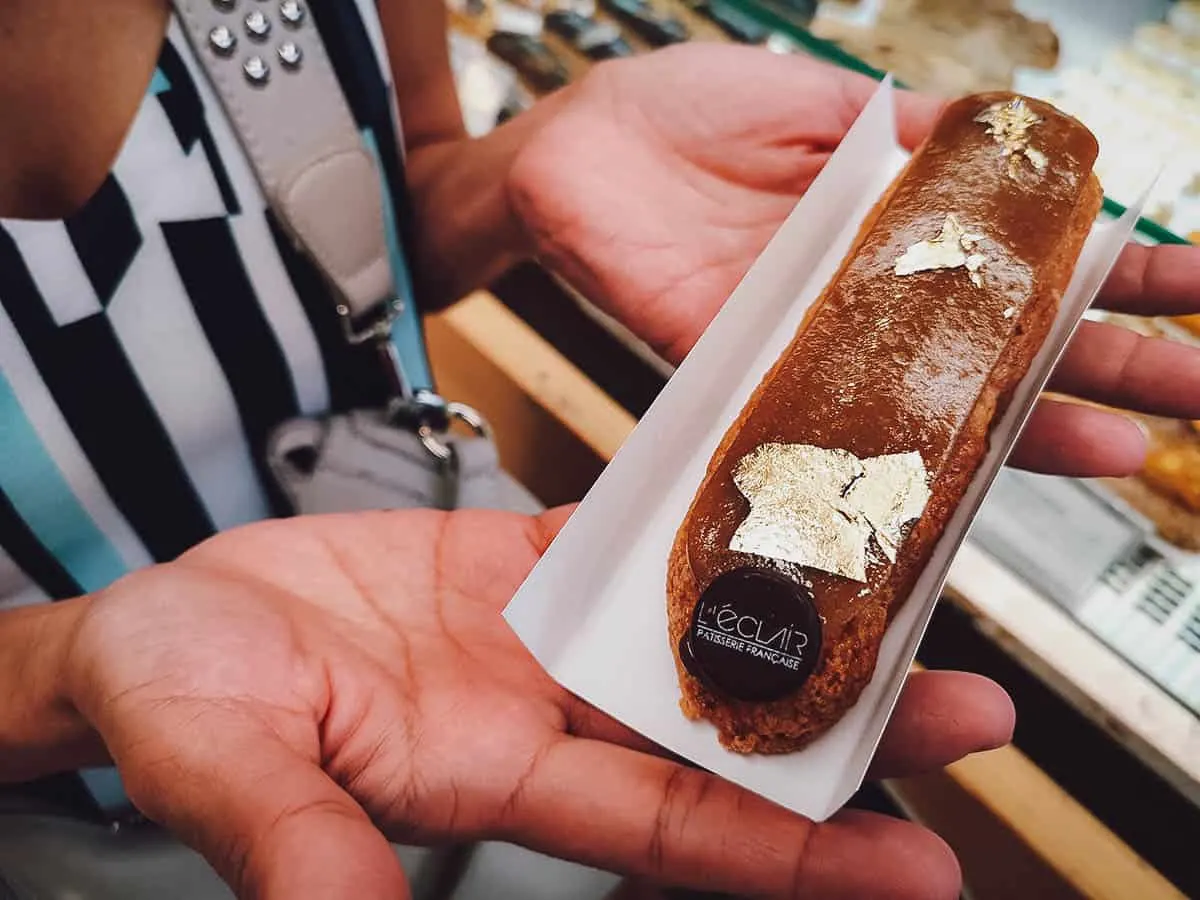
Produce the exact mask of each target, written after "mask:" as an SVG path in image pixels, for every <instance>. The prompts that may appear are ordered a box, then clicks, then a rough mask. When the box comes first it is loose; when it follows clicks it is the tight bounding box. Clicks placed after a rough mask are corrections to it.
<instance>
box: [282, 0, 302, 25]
mask: <svg viewBox="0 0 1200 900" xmlns="http://www.w3.org/2000/svg"><path fill="white" fill-rule="evenodd" d="M279 16H280V18H282V19H283V24H284V25H289V26H291V27H292V28H297V27H299V25H300V23H301V22H303V21H304V7H303V6H302V5H301V4H300V0H283V2H282V3H280V4H279Z"/></svg>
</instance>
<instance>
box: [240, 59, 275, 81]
mask: <svg viewBox="0 0 1200 900" xmlns="http://www.w3.org/2000/svg"><path fill="white" fill-rule="evenodd" d="M242 71H243V72H245V73H246V80H247V81H249V82H250V83H251V84H253V85H255V86H256V87H262V86H263V85H264V84H266V83H267V82H268V81H270V80H271V67H270V66H268V65H267V61H266V60H265V59H263V58H262V57H261V56H251V57H250V58H249V59H247V60H246V61H245V62H244V63H242Z"/></svg>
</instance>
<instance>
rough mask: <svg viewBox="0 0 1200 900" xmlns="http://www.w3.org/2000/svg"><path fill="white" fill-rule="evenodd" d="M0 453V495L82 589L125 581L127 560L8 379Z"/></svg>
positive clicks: (2, 391) (0, 407) (1, 386)
mask: <svg viewBox="0 0 1200 900" xmlns="http://www.w3.org/2000/svg"><path fill="white" fill-rule="evenodd" d="M0 448H3V458H4V464H3V465H0V489H2V490H3V491H4V493H5V494H6V495H7V496H8V499H9V502H10V503H12V505H13V508H14V509H16V511H17V514H18V515H19V516H20V517H21V518H22V519H23V520H24V521H25V524H26V525H28V526H29V530H30V531H32V532H33V534H34V535H35V536H36V537H37V539H38V540H39V541H40V542H41V543H42V546H44V547H45V548H46V549H47V550H48V551H49V552H50V553H51V554H52V555H53V556H54V557H55V558H56V559H57V560H58V561H59V563H60V564H61V565H62V566H63V568H65V569H66V570H67V571H68V572H69V573H70V574H71V577H73V578H74V579H75V581H76V582H77V583H78V584H79V586H80V587H81V588H83V590H84V591H98V590H100V589H101V588H104V587H107V586H108V585H110V584H112V583H113V582H114V581H116V580H117V579H118V578H120V577H121V576H122V575H124V574H125V572H126V566H125V562H124V560H122V559H121V555H120V554H119V553H117V551H116V548H115V547H113V545H112V543H111V542H110V541H109V540H108V538H107V537H106V536H105V534H104V532H102V531H101V530H100V529H99V528H98V527H97V526H96V523H95V522H94V521H92V517H91V516H90V515H89V514H88V512H87V510H86V509H84V508H83V505H82V504H81V503H80V502H79V500H78V498H76V496H75V493H74V491H72V490H71V487H70V485H69V484H67V480H66V478H64V477H63V474H62V471H61V470H60V469H59V468H58V465H57V464H56V463H55V462H54V460H53V458H52V457H51V456H50V454H49V453H48V452H47V451H46V448H45V446H44V445H43V444H42V441H41V439H40V438H39V437H38V434H37V432H36V431H35V430H34V428H33V424H32V423H31V422H30V421H29V418H28V417H27V416H26V415H25V410H24V409H22V408H21V404H20V402H19V401H18V400H17V395H16V393H15V392H14V391H13V389H12V385H10V384H9V383H8V381H7V379H5V377H4V375H3V373H0Z"/></svg>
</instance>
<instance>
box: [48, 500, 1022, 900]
mask: <svg viewBox="0 0 1200 900" xmlns="http://www.w3.org/2000/svg"><path fill="white" fill-rule="evenodd" d="M564 518H565V511H558V512H552V513H548V514H547V515H545V516H543V517H542V518H540V519H528V518H525V517H522V516H516V515H511V514H503V513H483V512H475V513H467V512H460V513H450V514H446V513H434V512H395V513H374V514H365V515H356V516H338V517H325V518H313V519H294V520H289V521H282V522H271V523H264V524H260V525H254V526H250V527H248V528H244V529H239V530H235V531H233V532H228V533H226V534H224V535H221V536H219V537H216V538H214V539H212V540H210V541H208V542H207V543H205V544H202V545H201V546H199V547H198V548H196V549H195V550H193V551H191V552H189V553H187V554H186V555H184V556H183V557H182V558H180V559H179V560H178V561H177V562H175V563H171V564H168V565H163V566H157V567H155V568H152V569H148V570H145V571H143V572H141V573H138V574H134V575H132V576H130V577H128V578H127V579H125V580H123V581H121V582H118V583H117V584H116V585H115V586H113V587H112V588H110V589H109V590H107V591H104V592H102V593H100V594H98V595H96V596H95V597H94V598H93V599H92V600H91V602H90V604H89V605H88V606H87V607H86V609H85V610H84V612H83V613H82V616H81V619H80V624H79V625H78V628H77V630H76V634H75V637H74V641H73V644H72V646H71V648H70V652H69V653H68V654H67V658H68V660H69V662H68V665H67V679H66V680H67V684H68V693H69V702H70V703H71V704H73V705H74V707H75V708H77V709H78V710H79V711H80V712H81V713H82V714H83V716H84V717H85V718H86V719H87V720H88V721H89V722H90V723H91V724H92V725H93V727H94V728H95V729H96V730H97V731H98V733H99V734H100V736H101V737H102V738H103V740H104V743H105V745H106V746H107V748H108V751H109V752H110V753H111V756H112V758H113V760H115V762H116V763H117V765H118V766H119V768H120V770H121V772H122V774H123V776H124V779H125V783H126V786H127V788H128V790H129V793H130V796H131V798H132V799H133V800H134V802H135V803H136V804H137V805H138V806H139V808H140V809H141V810H142V811H143V812H145V813H146V814H147V815H148V816H150V817H151V818H153V819H155V820H157V821H159V822H161V823H163V824H165V825H167V826H169V827H170V828H172V829H173V830H175V831H176V832H177V833H178V834H180V836H181V837H183V838H184V839H186V840H188V841H189V842H190V843H192V844H193V845H194V846H196V847H197V848H199V849H200V850H201V851H202V852H203V853H204V854H205V855H206V856H207V858H208V859H209V860H210V861H211V862H212V863H213V864H214V866H215V867H216V868H217V870H218V871H219V872H220V873H221V874H222V876H223V877H225V878H226V879H227V880H228V881H229V882H230V883H231V884H232V885H233V886H234V888H235V889H236V890H237V891H238V893H239V896H242V897H256V898H267V900H291V898H294V897H305V898H309V900H323V898H330V900H333V898H337V900H341V898H344V897H356V898H363V900H376V898H378V900H385V898H386V900H394V898H398V897H404V896H407V890H406V887H405V884H404V880H403V875H402V873H401V871H400V869H399V866H398V864H397V862H396V859H395V857H394V856H393V855H392V853H391V850H390V848H389V846H388V844H387V843H386V841H385V840H384V837H383V835H382V834H381V833H380V830H377V829H382V832H383V834H386V835H387V837H389V838H391V839H393V840H395V841H401V842H436V841H445V840H473V839H482V838H493V839H499V840H506V841H513V842H517V843H521V844H524V845H526V846H529V847H532V848H534V849H537V850H541V851H544V852H547V853H551V854H555V855H558V856H562V857H566V858H570V859H575V860H580V861H583V862H586V863H590V864H592V865H596V866H601V867H605V868H608V869H611V870H614V871H618V872H624V873H629V874H634V875H640V876H645V877H648V878H651V879H653V880H654V881H655V882H657V883H665V884H672V885H680V886H688V887H693V888H698V889H707V890H723V891H736V892H738V893H749V894H753V895H754V896H770V897H862V898H871V900H881V898H931V897H933V898H947V900H950V898H955V897H957V896H958V889H959V875H958V869H957V865H956V863H955V860H954V857H953V855H952V854H951V852H950V851H949V850H948V849H947V848H946V846H945V845H944V844H943V843H942V842H941V841H940V840H939V839H938V838H936V837H935V836H934V835H932V834H931V833H929V832H927V831H925V830H923V829H922V828H920V827H918V826H916V825H913V824H909V823H907V822H901V821H895V820H892V819H889V818H886V817H883V816H878V815H874V814H868V813H861V812H845V813H842V814H840V815H837V816H835V817H834V818H833V819H832V820H831V821H829V822H828V823H825V824H820V825H815V824H813V823H811V822H808V821H806V820H804V819H801V818H799V817H798V816H795V815H792V814H790V813H788V812H785V811H784V810H783V809H781V808H780V807H778V806H775V805H773V804H771V803H769V802H767V801H765V800H762V799H759V798H757V797H755V796H754V795H752V794H750V793H748V792H746V791H744V790H742V789H740V788H738V787H735V786H733V785H732V784H730V783H728V782H725V781H723V780H721V779H719V778H717V777H715V776H712V775H709V774H707V773H705V772H702V771H699V770H696V769H692V768H686V767H684V766H682V765H680V764H678V763H677V762H674V761H672V760H670V759H668V758H665V756H664V755H663V754H662V753H661V752H659V751H658V749H657V748H655V747H654V746H652V745H649V744H648V743H647V742H646V741H645V740H644V739H641V738H639V737H638V736H636V735H634V734H633V733H631V732H629V731H628V730H626V729H625V728H623V727H621V726H619V725H618V724H616V723H615V722H613V721H612V720H611V719H608V718H606V717H605V716H604V715H602V714H600V713H599V712H597V711H596V710H594V709H592V708H590V707H588V706H587V705H585V704H583V703H582V702H580V701H579V700H577V699H576V698H574V697H573V696H572V695H570V694H568V693H567V692H566V691H564V690H563V689H562V688H560V687H558V686H557V685H556V684H555V683H554V682H553V681H552V680H551V679H550V678H549V677H548V676H547V675H546V674H545V673H544V671H543V670H542V669H541V668H540V667H539V666H538V664H537V663H536V662H535V661H534V660H533V659H532V657H530V655H529V654H528V653H527V652H526V650H525V649H524V647H523V645H522V644H521V643H520V642H519V641H518V640H517V638H516V637H515V636H514V635H513V633H512V631H511V630H510V629H509V628H508V627H507V625H506V624H505V622H504V621H503V619H502V618H501V617H500V615H499V610H500V609H501V608H502V607H503V605H504V604H505V603H506V602H507V600H508V599H509V598H510V597H511V596H512V593H513V591H514V590H515V589H516V587H517V585H518V584H519V583H520V582H521V580H522V579H523V578H524V576H525V575H526V574H527V573H528V571H529V569H530V567H531V566H532V565H533V563H534V561H535V560H536V559H537V557H538V556H539V555H540V554H541V553H542V552H543V550H544V549H545V547H546V546H547V544H548V543H549V541H550V539H551V537H552V535H553V534H554V532H555V531H556V529H557V527H558V526H559V525H560V524H561V522H562V521H563V519H564ZM1012 725H1013V712H1012V707H1011V705H1010V703H1009V700H1008V698H1007V697H1006V696H1005V695H1004V693H1003V692H1002V691H1001V690H1000V689H999V688H998V687H997V686H996V685H994V684H993V683H991V682H989V681H987V680H985V679H983V678H979V677H977V676H972V675H966V674H960V673H922V674H917V675H913V676H912V677H911V678H910V680H909V683H908V686H907V688H906V690H905V692H904V694H903V697H902V699H901V702H900V704H899V706H898V708H897V710H896V713H895V715H894V717H893V720H892V723H891V726H890V729H889V731H888V733H887V736H886V738H885V739H884V741H883V743H882V745H881V747H880V749H879V752H878V754H877V757H876V760H875V768H874V770H873V775H874V776H876V777H881V776H894V775H903V774H909V773H914V772H917V771H923V770H932V769H936V768H938V767H940V766H943V765H945V764H947V763H949V762H951V761H952V760H955V759H958V758H959V757H961V756H963V755H965V754H967V753H970V752H972V751H976V750H980V749H984V748H989V747H994V746H998V745H1000V744H1003V743H1006V742H1007V741H1008V740H1009V738H1010V736H1011V731H1012Z"/></svg>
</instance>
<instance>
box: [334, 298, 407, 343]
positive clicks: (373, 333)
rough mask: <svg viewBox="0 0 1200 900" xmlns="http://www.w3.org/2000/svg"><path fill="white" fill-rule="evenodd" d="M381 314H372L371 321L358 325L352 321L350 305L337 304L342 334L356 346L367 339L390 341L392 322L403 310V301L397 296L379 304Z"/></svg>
mask: <svg viewBox="0 0 1200 900" xmlns="http://www.w3.org/2000/svg"><path fill="white" fill-rule="evenodd" d="M379 308H380V312H381V315H377V316H373V318H372V319H371V321H369V322H367V323H366V324H365V325H362V326H359V325H357V324H356V323H355V321H354V315H353V313H351V312H350V307H349V306H347V305H346V304H345V303H339V304H338V305H337V314H338V318H339V319H341V322H342V334H344V335H345V336H346V340H347V341H349V342H350V343H351V344H354V345H355V346H358V345H359V344H365V343H367V342H368V341H387V342H388V343H391V339H392V323H393V322H395V321H396V318H397V317H398V316H399V315H400V313H402V312H404V301H403V300H401V299H400V298H399V297H397V298H396V299H395V300H390V301H388V302H386V303H381V304H379Z"/></svg>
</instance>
